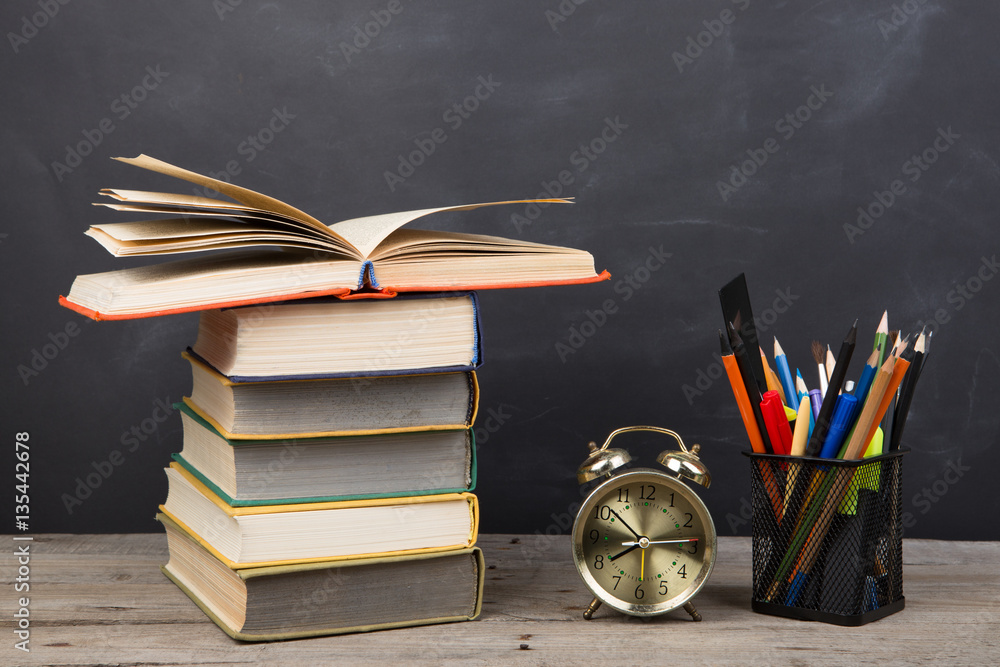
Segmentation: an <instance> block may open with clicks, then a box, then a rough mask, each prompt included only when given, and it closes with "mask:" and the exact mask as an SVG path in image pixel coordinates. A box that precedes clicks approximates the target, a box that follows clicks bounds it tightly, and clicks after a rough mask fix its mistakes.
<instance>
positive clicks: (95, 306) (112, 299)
mask: <svg viewBox="0 0 1000 667" xmlns="http://www.w3.org/2000/svg"><path fill="white" fill-rule="evenodd" d="M116 159H118V160H120V161H122V162H125V163H127V164H131V165H134V166H137V167H141V168H143V169H149V170H151V171H155V172H159V173H161V174H165V175H168V176H173V177H175V178H179V179H182V180H185V181H189V182H191V183H195V184H197V185H200V186H204V187H207V188H210V189H212V190H216V191H218V192H219V193H221V194H223V195H226V196H227V197H230V198H231V199H233V200H234V201H235V203H231V202H226V201H222V200H217V199H212V198H209V197H198V196H192V195H180V194H170V193H163V192H145V191H135V190H119V189H105V190H102V191H101V194H103V195H107V196H108V197H110V198H112V199H114V200H115V202H114V203H110V202H109V203H104V204H102V205H104V206H108V207H110V208H113V209H116V210H119V211H126V212H130V213H141V214H159V215H167V216H170V217H167V218H163V219H159V220H144V221H140V222H124V223H113V224H98V225H93V226H92V227H91V228H90V229H89V230H88V231H87V235H88V236H91V237H93V238H94V239H96V240H97V241H98V242H99V243H100V244H101V245H102V246H104V247H105V248H106V249H107V250H108V251H109V252H111V253H112V254H114V255H116V256H118V257H123V256H132V255H170V254H174V253H180V252H200V251H206V250H226V251H227V252H224V253H221V254H219V253H211V254H209V255H207V256H200V257H197V258H194V259H186V260H180V261H173V262H165V263H161V264H157V265H154V266H143V267H135V268H127V269H121V270H118V271H110V272H106V273H97V274H89V275H81V276H78V277H77V278H76V280H75V281H74V282H73V286H72V287H71V289H70V291H69V295H68V296H66V297H60V303H62V304H63V305H65V306H67V307H69V308H72V309H73V310H75V311H77V312H80V313H82V314H85V315H87V316H89V317H92V318H94V319H127V318H135V317H150V316H154V315H164V314H168V313H175V312H186V311H193V310H204V309H207V308H218V307H224V306H233V305H245V304H251V303H264V302H271V301H277V300H288V299H296V298H305V297H313V296H322V295H337V296H346V295H348V294H351V293H353V292H362V296H370V294H371V293H372V292H377V293H379V294H380V295H381V296H387V297H388V296H394V295H395V294H396V293H398V292H428V291H439V290H472V289H487V288H499V287H530V286H536V285H560V284H576V283H588V282H594V281H598V280H603V279H607V278H608V277H610V276H609V275H608V274H607V272H604V273H602V274H600V275H598V274H597V273H596V272H595V271H594V258H593V257H592V256H591V254H590V253H588V252H585V251H583V250H576V249H573V248H563V247H559V246H550V245H544V244H541V243H529V242H526V241H516V240H511V239H505V238H500V237H495V236H483V235H475V234H461V233H454V232H437V231H424V230H415V229H402V227H403V226H404V225H406V224H408V223H410V222H411V221H413V220H416V219H417V218H421V217H424V216H427V215H431V214H434V213H444V212H448V211H469V210H472V209H476V208H481V207H484V206H495V205H499V204H515V203H527V202H529V201H539V202H546V203H569V200H566V199H546V200H518V201H506V202H490V203H483V204H468V205H460V206H445V207H440V208H428V209H420V210H415V211H404V212H399V213H385V214H382V215H373V216H368V217H363V218H353V219H350V220H344V221H341V222H338V223H335V224H333V225H325V224H323V223H322V222H320V221H319V220H317V219H316V218H314V217H312V216H310V215H309V214H307V213H304V212H302V211H300V210H298V209H296V208H294V207H292V206H289V205H288V204H286V203H284V202H282V201H279V200H277V199H274V198H273V197H268V196H266V195H262V194H260V193H257V192H254V191H253V190H248V189H247V188H243V187H240V186H237V185H233V184H231V183H226V182H224V181H220V180H217V179H213V178H209V177H206V176H202V175H200V174H197V173H195V172H192V171H188V170H186V169H181V168H179V167H175V166H174V165H171V164H168V163H166V162H162V161H160V160H156V159H154V158H151V157H148V156H146V155H140V156H138V157H136V158H116ZM234 249H241V250H234ZM365 293H367V294H365Z"/></svg>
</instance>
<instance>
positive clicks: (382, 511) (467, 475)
mask: <svg viewBox="0 0 1000 667" xmlns="http://www.w3.org/2000/svg"><path fill="white" fill-rule="evenodd" d="M125 161H126V162H130V163H133V164H136V165H137V166H141V167H144V168H147V169H151V170H154V171H158V172H161V173H165V174H168V175H172V176H176V177H179V178H184V179H186V180H189V181H191V182H194V183H197V184H199V185H202V186H205V187H211V188H215V189H217V190H219V191H220V192H221V193H223V194H226V195H228V196H229V197H231V198H233V199H235V200H236V201H237V202H239V203H238V204H232V203H225V202H222V201H220V200H215V199H207V198H202V197H192V196H188V195H172V194H167V193H156V192H136V191H130V190H106V191H103V192H104V193H105V194H108V195H110V196H112V197H114V198H115V199H116V200H117V201H118V202H119V203H115V204H108V205H110V206H111V207H112V208H116V209H120V210H126V211H135V212H143V213H158V214H164V213H167V214H170V215H173V216H176V217H172V218H168V219H161V220H153V221H144V222H136V223H118V224H108V225H96V226H94V227H92V228H91V229H90V230H89V231H88V235H90V236H93V237H94V238H96V239H97V240H98V241H100V242H101V244H102V245H104V246H105V247H106V248H108V249H109V250H111V251H112V252H113V253H114V254H116V255H129V254H143V255H150V254H167V253H174V252H190V251H199V250H227V251H228V252H225V253H211V254H209V255H207V256H202V257H200V258H199V259H195V260H190V259H189V260H182V261H175V262H168V263H164V264H160V265H157V266H152V267H141V268H133V269H124V270H120V271H113V272H108V273H105V274H93V275H85V276H79V277H78V278H77V279H76V281H75V282H74V284H73V287H72V289H71V290H70V293H69V295H68V296H67V297H62V298H61V302H62V303H63V304H64V305H66V306H68V307H70V308H73V309H74V310H77V311H78V312H83V313H86V314H88V315H90V316H91V317H94V318H95V319H127V318H132V317H145V316H151V315H161V314H167V313H172V312H183V311H192V310H199V311H201V318H200V323H199V329H198V334H197V338H196V341H195V343H194V344H193V345H192V346H191V347H190V348H188V349H187V350H186V351H185V352H184V353H183V357H184V358H185V359H186V360H187V362H188V363H189V364H190V367H191V372H192V390H191V394H190V396H189V397H185V398H184V400H183V402H182V403H179V404H178V405H177V407H178V411H179V413H180V415H181V417H180V418H181V419H182V421H183V432H184V441H183V449H182V450H181V451H180V452H179V453H177V454H175V455H174V456H173V458H174V461H173V462H171V463H170V466H169V467H168V468H166V475H167V479H168V494H167V499H166V501H165V502H164V504H163V505H161V506H160V513H159V514H157V519H158V520H159V521H160V522H161V523H162V524H163V526H164V528H165V529H166V532H167V537H168V546H169V552H170V559H169V562H168V563H167V564H166V565H165V566H164V567H163V571H164V573H165V574H166V575H167V576H168V577H169V578H170V579H171V580H173V581H174V582H175V583H176V584H177V585H178V586H179V587H180V588H181V589H182V590H184V592H185V593H187V594H188V595H189V596H190V597H191V599H192V600H194V602H195V603H196V604H197V605H198V606H199V607H201V609H202V610H204V611H205V613H206V614H208V616H209V617H211V618H212V620H214V621H215V622H216V623H217V624H218V625H219V626H220V627H221V628H222V629H223V630H225V631H226V632H227V633H228V634H230V635H231V636H233V637H235V638H237V639H243V640H254V641H257V640H275V639H288V638H294V637H305V636H313V635H321V634H335V633H342V632H356V631H366V630H376V629H383V628H391V627H402V626H408V625H418V624H428V623H440V622H447V621H458V620H468V619H472V618H475V617H476V616H477V615H478V614H479V611H480V608H481V604H482V591H483V579H484V565H483V556H482V553H481V552H480V550H479V549H478V548H476V546H475V541H476V536H477V533H478V523H479V520H478V517H479V508H478V501H477V499H476V496H475V495H474V494H473V493H472V491H473V489H474V488H475V482H476V446H475V441H474V435H473V430H472V425H473V422H474V420H475V416H476V409H477V405H478V400H479V390H478V385H477V382H476V376H475V369H476V368H478V366H479V365H480V363H481V362H482V356H481V350H482V344H481V336H480V324H479V309H478V300H477V297H476V294H475V292H474V291H470V290H468V289H463V288H467V287H501V286H527V285H535V284H563V283H582V282H591V281H595V280H599V279H601V278H606V277H607V274H606V273H605V274H601V275H600V276H599V275H597V274H596V273H595V272H594V269H593V258H592V257H591V256H590V255H589V253H585V252H583V251H579V250H573V249H568V248H558V247H555V246H543V245H539V244H530V243H521V242H515V241H507V240H505V239H498V238H495V237H484V236H474V235H467V234H454V233H441V232H422V231H412V230H401V229H399V228H400V227H401V226H402V225H404V224H406V223H407V222H409V221H410V220H412V219H415V218H417V217H421V216H423V215H427V214H429V213H435V212H439V211H444V210H449V209H425V210H423V211H411V212H405V213H395V214H387V215H381V216H373V217H370V218H359V219H354V220H348V221H345V222H341V223H337V224H336V225H332V226H329V227H327V226H325V225H323V224H322V223H320V222H319V221H316V220H315V219H313V218H311V217H309V216H308V215H306V214H305V213H302V212H301V211H298V210H297V209H293V208H292V207H290V206H288V205H287V204H284V203H282V202H279V201H277V200H273V199H271V198H269V197H265V196H264V195H260V194H258V193H254V192H252V191H248V190H245V189H243V188H239V187H237V186H233V185H230V184H227V183H224V182H221V181H216V180H214V179H208V178H206V177H203V176H200V175H198V174H194V173H193V172H188V171H185V170H182V169H179V168H177V167H173V166H172V165H168V164H166V163H162V162H159V161H157V160H153V159H152V158H147V157H145V156H140V157H139V158H135V159H132V160H125ZM476 206H479V205H475V206H465V207H449V208H450V209H454V210H465V209H469V208H475V207H476ZM274 245H280V246H283V249H278V250H275V249H272V248H265V247H266V246H274ZM233 248H244V249H242V250H237V251H236V252H233V251H232V249H233ZM246 248H250V249H246ZM341 273H342V274H344V277H338V276H339V274H341ZM401 293H402V294H401Z"/></svg>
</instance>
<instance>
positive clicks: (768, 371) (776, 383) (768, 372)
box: [757, 345, 789, 405]
mask: <svg viewBox="0 0 1000 667" xmlns="http://www.w3.org/2000/svg"><path fill="white" fill-rule="evenodd" d="M757 347H758V348H759V349H760V363H761V364H763V366H764V378H765V379H766V380H767V390H768V391H776V392H778V396H780V397H781V402H782V403H784V404H785V405H789V403H788V398H786V397H785V390H784V389H782V388H781V381H780V380H778V374H777V373H775V372H774V369H773V368H771V364H769V363H768V362H767V355H765V354H764V348H762V347H760V346H759V345H758V346H757Z"/></svg>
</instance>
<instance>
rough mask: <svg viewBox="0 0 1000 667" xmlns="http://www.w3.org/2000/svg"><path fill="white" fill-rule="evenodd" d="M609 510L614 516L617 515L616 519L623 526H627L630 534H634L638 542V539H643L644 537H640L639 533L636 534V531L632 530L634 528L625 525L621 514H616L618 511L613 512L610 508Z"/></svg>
mask: <svg viewBox="0 0 1000 667" xmlns="http://www.w3.org/2000/svg"><path fill="white" fill-rule="evenodd" d="M608 509H609V510H611V513H612V514H614V515H615V516H616V517H618V520H619V521H621V522H622V525H623V526H625V527H626V528H628V532H630V533H632V534H633V535H635V539H637V540H638V539H639V538H640V537H642V536H641V535H640V534H639V533H637V532H635V531H634V530H632V526H630V525H628V524H627V523H625V519H623V518H622V517H621V515H620V514H618V512H616V511H614V510H612V509H611V508H610V507H609V508H608Z"/></svg>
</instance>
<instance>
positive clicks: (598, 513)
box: [594, 505, 611, 521]
mask: <svg viewBox="0 0 1000 667" xmlns="http://www.w3.org/2000/svg"><path fill="white" fill-rule="evenodd" d="M594 518H595V519H604V520H605V521H607V520H608V519H610V518H611V508H610V507H608V506H607V505H598V506H597V507H595V508H594Z"/></svg>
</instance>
